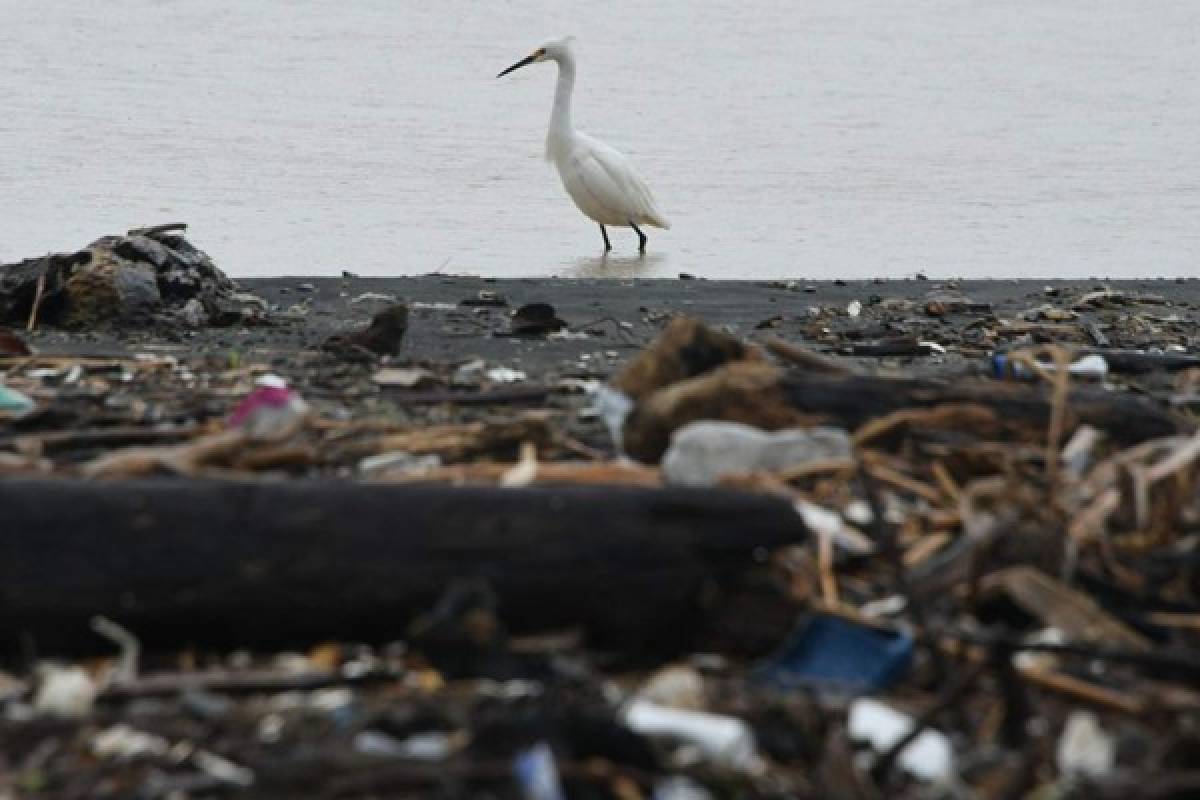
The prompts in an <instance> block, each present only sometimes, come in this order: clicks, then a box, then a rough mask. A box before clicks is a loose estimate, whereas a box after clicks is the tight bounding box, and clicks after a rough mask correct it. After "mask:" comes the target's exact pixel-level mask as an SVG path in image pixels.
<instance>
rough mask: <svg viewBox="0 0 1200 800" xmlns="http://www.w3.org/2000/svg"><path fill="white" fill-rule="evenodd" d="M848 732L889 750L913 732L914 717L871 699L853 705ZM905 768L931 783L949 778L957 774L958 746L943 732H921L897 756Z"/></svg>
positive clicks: (878, 749) (854, 737)
mask: <svg viewBox="0 0 1200 800" xmlns="http://www.w3.org/2000/svg"><path fill="white" fill-rule="evenodd" d="M846 726H847V733H848V734H849V735H850V738H851V739H857V740H860V741H865V742H869V743H870V745H871V748H872V749H873V750H874V751H875V752H876V753H885V752H887V751H888V750H890V749H892V748H893V747H894V746H896V745H898V744H900V743H901V742H902V741H903V740H904V739H905V738H907V737H908V736H909V734H911V733H912V731H913V727H914V723H913V720H912V718H911V717H908V716H906V715H905V714H901V713H900V712H899V711H896V710H895V709H893V708H891V707H889V706H887V705H885V704H883V703H881V702H879V701H878V700H872V699H870V698H866V697H863V698H859V699H857V700H855V701H854V702H852V703H851V704H850V711H849V714H848V715H847V721H846ZM897 763H898V764H899V765H900V767H901V768H902V769H904V770H905V771H906V772H908V773H909V774H911V775H912V776H913V777H915V778H918V779H919V780H922V781H926V782H927V783H940V782H945V781H949V780H951V779H952V778H953V777H954V769H955V762H954V749H953V748H952V747H951V746H950V742H949V740H948V739H947V738H946V737H945V735H944V734H942V733H941V732H939V731H936V730H932V729H926V730H923V731H921V733H919V734H918V735H917V737H916V738H915V739H913V740H912V742H911V743H910V744H908V745H907V746H906V747H905V748H904V749H903V750H901V751H900V753H899V754H898V756H897Z"/></svg>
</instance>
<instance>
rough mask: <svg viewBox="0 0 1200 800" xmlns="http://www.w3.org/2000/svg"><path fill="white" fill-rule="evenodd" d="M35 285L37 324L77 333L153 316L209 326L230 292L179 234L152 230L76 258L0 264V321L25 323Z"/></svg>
mask: <svg viewBox="0 0 1200 800" xmlns="http://www.w3.org/2000/svg"><path fill="white" fill-rule="evenodd" d="M39 281H41V282H42V283H43V286H42V294H41V301H40V303H39V306H38V323H39V324H45V325H55V326H59V327H64V328H74V329H93V328H96V327H99V326H103V325H105V324H109V323H114V322H115V323H120V324H122V325H130V324H147V323H150V322H153V321H155V320H156V319H169V320H172V321H175V322H178V323H182V324H187V325H199V324H212V323H213V321H214V317H215V316H216V317H219V316H221V315H222V314H223V313H224V311H223V309H222V308H221V306H222V304H223V303H226V302H228V301H229V298H231V297H232V296H233V295H234V292H235V287H234V284H233V281H231V280H230V279H229V278H228V277H227V276H226V275H225V274H224V273H223V272H221V271H220V270H219V269H217V267H216V265H214V264H213V262H212V260H211V259H210V258H209V257H208V256H207V255H206V254H205V253H203V252H202V251H200V250H197V249H196V248H195V247H193V246H192V245H191V244H190V243H189V242H188V241H187V240H186V239H184V238H183V237H182V236H180V235H177V234H174V233H171V232H168V231H159V232H154V231H153V229H151V230H150V231H147V232H145V233H131V234H130V235H128V236H106V237H103V238H101V239H97V240H96V241H95V242H93V243H92V244H90V245H88V246H87V247H86V248H84V249H83V250H79V251H78V252H75V253H58V254H51V255H48V256H43V257H41V258H34V259H27V260H25V261H22V262H19V263H16V264H7V265H0V320H5V321H9V322H14V323H17V322H19V323H24V322H25V321H26V320H27V319H28V318H29V314H30V311H31V309H32V308H33V304H34V301H35V297H36V296H37V294H38V283H39ZM193 301H197V302H198V303H199V304H200V307H201V308H203V309H204V314H203V315H202V314H200V313H198V310H197V306H196V303H194V302H193Z"/></svg>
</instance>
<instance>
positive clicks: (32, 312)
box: [25, 270, 46, 333]
mask: <svg viewBox="0 0 1200 800" xmlns="http://www.w3.org/2000/svg"><path fill="white" fill-rule="evenodd" d="M45 291H46V272H45V270H43V271H42V274H41V275H38V279H37V288H36V289H35V290H34V293H33V305H32V306H31V307H30V309H29V323H28V324H27V325H26V326H25V330H26V331H27V332H29V333H33V329H34V328H36V327H37V318H38V309H39V308H41V306H42V293H43V292H45Z"/></svg>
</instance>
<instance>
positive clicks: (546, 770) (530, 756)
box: [513, 742, 567, 800]
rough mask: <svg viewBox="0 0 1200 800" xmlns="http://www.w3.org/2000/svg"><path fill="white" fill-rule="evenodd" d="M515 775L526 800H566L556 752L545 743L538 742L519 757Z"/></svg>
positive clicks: (514, 764) (515, 766)
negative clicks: (556, 761)
mask: <svg viewBox="0 0 1200 800" xmlns="http://www.w3.org/2000/svg"><path fill="white" fill-rule="evenodd" d="M513 774H514V776H515V777H516V779H517V783H518V784H519V785H520V787H521V796H522V797H523V798H525V800H566V796H567V795H566V793H565V792H564V791H563V787H562V781H561V780H560V779H559V776H558V765H557V764H556V763H555V761H554V752H553V751H552V750H551V749H550V747H549V745H547V744H546V743H545V742H538V743H537V744H535V745H534V746H533V747H531V748H529V749H528V750H525V751H523V752H521V753H520V754H519V755H517V757H516V759H515V760H514V761H513Z"/></svg>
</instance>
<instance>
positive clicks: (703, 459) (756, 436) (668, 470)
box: [662, 420, 852, 486]
mask: <svg viewBox="0 0 1200 800" xmlns="http://www.w3.org/2000/svg"><path fill="white" fill-rule="evenodd" d="M851 454H852V449H851V445H850V437H849V436H848V435H847V434H846V432H845V431H844V430H841V429H840V428H807V429H794V430H783V431H775V432H770V433H768V432H766V431H763V430H760V429H758V428H755V427H752V426H750V425H743V424H742V423H739V422H720V421H715V420H703V421H700V422H692V423H689V424H687V425H684V426H683V427H681V428H679V429H678V430H676V431H675V432H674V434H672V436H671V445H670V447H668V448H667V452H666V454H665V455H664V456H663V460H662V468H663V476H664V478H665V479H666V481H667V482H668V483H672V484H676V485H680V486H712V485H714V484H716V483H717V481H718V480H719V479H720V477H721V476H722V475H735V474H741V473H748V472H756V471H760V470H768V471H774V470H784V469H788V468H792V467H797V466H800V465H802V464H806V463H809V462H814V461H830V460H838V459H849V458H850V457H851Z"/></svg>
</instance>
